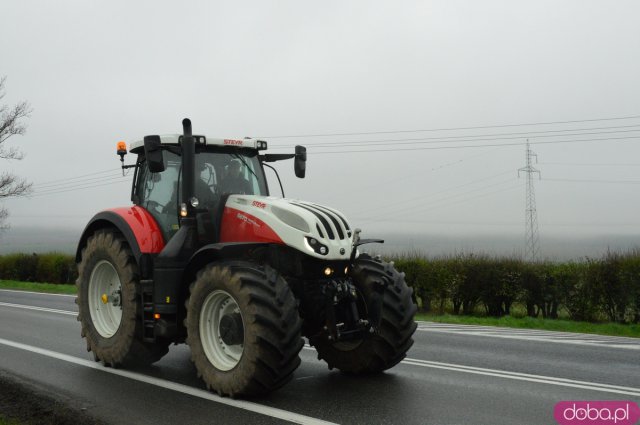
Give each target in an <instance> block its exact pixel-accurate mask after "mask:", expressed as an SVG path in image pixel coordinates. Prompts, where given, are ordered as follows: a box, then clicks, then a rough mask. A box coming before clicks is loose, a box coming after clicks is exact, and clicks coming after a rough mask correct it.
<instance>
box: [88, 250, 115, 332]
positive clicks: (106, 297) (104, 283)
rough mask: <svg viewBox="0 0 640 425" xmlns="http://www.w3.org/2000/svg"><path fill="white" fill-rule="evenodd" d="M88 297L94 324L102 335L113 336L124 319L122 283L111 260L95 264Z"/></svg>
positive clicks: (90, 278)
mask: <svg viewBox="0 0 640 425" xmlns="http://www.w3.org/2000/svg"><path fill="white" fill-rule="evenodd" d="M87 298H88V301H89V312H90V314H91V321H92V323H93V326H94V327H95V329H96V331H97V332H98V333H99V334H100V336H102V337H103V338H111V337H112V336H113V335H114V334H115V333H116V332H117V330H118V328H119V327H120V322H121V321H122V284H121V282H120V278H119V277H118V272H117V271H116V269H115V267H114V266H113V264H112V263H111V262H109V261H107V260H102V261H99V262H98V263H97V264H96V265H95V267H94V268H93V270H92V271H91V275H90V277H89V285H88V289H87Z"/></svg>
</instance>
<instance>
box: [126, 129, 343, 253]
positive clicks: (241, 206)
mask: <svg viewBox="0 0 640 425" xmlns="http://www.w3.org/2000/svg"><path fill="white" fill-rule="evenodd" d="M180 137H182V136H181V135H180V134H167V135H161V136H160V141H161V143H162V144H163V145H174V146H178V145H179V143H180ZM193 137H194V138H195V139H196V142H197V143H204V144H205V145H206V146H214V145H215V146H228V147H242V148H248V149H256V150H264V149H266V148H267V142H265V141H263V140H257V139H249V138H244V139H243V138H238V139H223V138H210V137H206V136H199V135H194V136H193ZM143 148H144V141H143V140H137V141H134V142H131V143H130V144H129V150H130V151H131V152H133V153H140V152H141V151H142V149H143ZM225 210H226V211H227V213H228V218H229V220H230V221H229V222H228V223H226V225H228V226H231V227H232V228H233V229H231V230H230V229H226V230H227V232H228V234H229V237H228V240H229V241H230V242H235V241H238V242H240V241H256V242H260V241H266V240H270V239H271V240H272V239H274V238H269V237H266V235H273V234H275V235H273V236H276V237H275V239H280V241H282V242H283V243H284V244H285V245H288V246H290V247H292V248H295V249H297V250H298V251H300V252H303V253H305V254H308V255H310V256H312V257H315V258H319V259H323V260H330V261H332V260H348V259H349V258H350V256H351V251H352V249H353V237H354V229H353V228H351V226H350V225H349V223H348V222H347V220H346V219H345V218H344V215H342V214H341V213H340V212H338V211H336V210H334V209H332V208H328V207H325V206H322V205H318V204H313V203H310V202H304V201H298V200H293V199H283V198H278V197H272V196H268V197H266V196H256V195H231V196H229V198H228V200H227V203H226V205H225ZM222 233H223V234H224V233H225V229H224V226H223V229H222ZM314 241H315V242H316V243H314ZM323 247H324V248H326V250H325V249H323Z"/></svg>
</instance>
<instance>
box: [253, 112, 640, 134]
mask: <svg viewBox="0 0 640 425" xmlns="http://www.w3.org/2000/svg"><path fill="white" fill-rule="evenodd" d="M636 118H640V115H630V116H626V117H611V118H594V119H584V120H567V121H547V122H534V123H519V124H496V125H483V126H473V127H449V128H429V129H423V130H394V131H367V132H354V133H319V134H296V135H282V136H259V137H261V138H269V139H285V138H294V137H335V136H366V135H371V134H394V133H421V132H432V131H456V130H480V129H487V128H508V127H526V126H534V125H555V124H574V123H584V122H600V121H617V120H629V119H636Z"/></svg>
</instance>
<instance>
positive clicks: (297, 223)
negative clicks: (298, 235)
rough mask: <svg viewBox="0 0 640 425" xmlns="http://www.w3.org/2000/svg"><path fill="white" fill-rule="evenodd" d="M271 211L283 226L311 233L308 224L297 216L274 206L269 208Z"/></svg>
mask: <svg viewBox="0 0 640 425" xmlns="http://www.w3.org/2000/svg"><path fill="white" fill-rule="evenodd" d="M271 211H272V212H273V215H275V216H276V217H278V218H279V219H280V221H282V222H283V223H284V224H286V225H289V226H291V227H293V228H294V229H298V230H300V231H301V232H305V233H309V232H310V231H311V228H310V227H309V223H307V222H306V220H305V219H304V218H302V217H300V216H299V215H298V214H296V213H292V212H291V211H289V210H285V209H284V208H280V207H276V206H271Z"/></svg>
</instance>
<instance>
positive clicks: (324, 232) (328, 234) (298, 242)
mask: <svg viewBox="0 0 640 425" xmlns="http://www.w3.org/2000/svg"><path fill="white" fill-rule="evenodd" d="M225 207H226V208H232V209H233V210H237V211H238V212H239V213H236V212H235V211H234V212H233V214H235V218H237V219H238V220H240V221H242V222H244V223H246V224H245V225H246V226H249V227H254V228H255V230H256V231H259V229H258V228H259V227H260V226H263V225H266V226H268V227H269V228H271V229H272V230H273V232H275V233H276V234H277V235H278V237H279V238H280V239H281V240H282V242H284V243H285V244H286V245H288V246H291V247H293V248H295V249H297V250H299V251H301V252H304V253H305V254H308V255H310V256H312V257H316V258H321V259H324V260H348V259H349V257H350V255H351V250H352V249H353V236H354V231H353V228H351V226H350V225H349V224H348V222H347V220H346V219H345V218H344V216H343V215H342V214H341V213H340V212H338V211H336V210H334V209H331V208H328V207H324V206H321V205H318V204H313V203H310V202H304V201H298V200H293V199H286V198H276V197H272V196H269V197H265V196H252V195H231V196H230V197H229V199H228V200H227V203H226V206H225ZM254 218H257V219H258V220H255V219H254ZM311 239H315V240H316V241H317V243H318V244H319V245H315V247H316V249H314V247H313V246H312V244H313V242H312V241H311ZM322 246H325V247H326V248H327V250H326V254H322V253H321V251H322V250H321V248H322Z"/></svg>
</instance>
